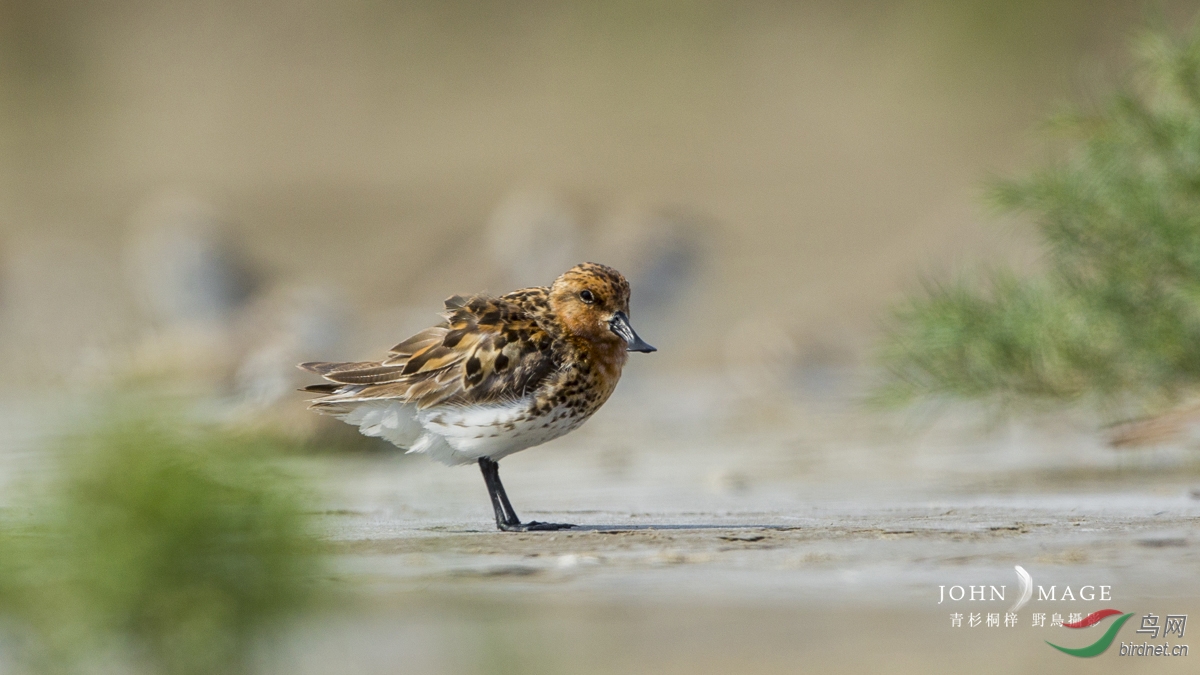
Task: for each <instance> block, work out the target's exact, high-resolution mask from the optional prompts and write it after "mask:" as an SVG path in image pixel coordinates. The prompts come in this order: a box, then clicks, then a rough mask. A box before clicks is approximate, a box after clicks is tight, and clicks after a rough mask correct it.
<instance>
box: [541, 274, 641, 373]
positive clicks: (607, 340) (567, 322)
mask: <svg viewBox="0 0 1200 675" xmlns="http://www.w3.org/2000/svg"><path fill="white" fill-rule="evenodd" d="M549 300H550V309H551V310H552V311H553V312H554V313H555V314H556V315H557V316H558V317H559V320H560V321H562V324H563V326H564V327H565V328H566V329H567V331H568V332H569V333H570V334H572V335H574V336H576V337H579V338H583V339H585V340H587V341H589V342H591V343H593V344H596V345H604V346H609V347H620V346H624V348H625V349H626V350H628V351H631V352H635V351H636V352H653V351H656V350H655V348H654V347H651V346H650V345H649V344H646V342H645V341H644V340H642V339H641V338H640V337H638V334H637V333H636V332H634V330H633V327H632V326H631V325H630V323H629V282H628V281H626V280H625V277H624V276H622V274H621V273H620V272H618V271H616V270H615V269H613V268H611V267H608V266H606V265H600V264H597V263H582V264H579V265H576V266H575V267H572V268H571V269H569V270H567V271H566V272H564V273H563V274H562V275H561V276H559V277H558V279H555V281H554V284H553V285H551V286H550V298H549Z"/></svg>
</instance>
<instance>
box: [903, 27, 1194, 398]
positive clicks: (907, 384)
mask: <svg viewBox="0 0 1200 675" xmlns="http://www.w3.org/2000/svg"><path fill="white" fill-rule="evenodd" d="M1136 47H1137V48H1136V55H1137V57H1138V66H1137V69H1136V77H1135V80H1134V83H1133V84H1132V85H1131V86H1130V87H1128V88H1126V89H1124V90H1122V91H1120V92H1119V93H1117V94H1116V95H1114V96H1113V98H1112V100H1111V101H1110V102H1109V103H1108V104H1107V105H1105V106H1103V107H1102V108H1101V109H1100V110H1098V111H1096V112H1095V113H1093V114H1089V115H1085V114H1081V113H1074V114H1071V115H1065V116H1063V117H1061V118H1059V119H1057V120H1055V122H1056V124H1055V127H1056V128H1057V129H1058V130H1059V131H1062V132H1065V133H1067V134H1069V137H1070V139H1071V141H1072V142H1071V144H1070V149H1069V150H1068V151H1067V152H1066V153H1065V156H1064V157H1063V158H1062V159H1061V160H1060V161H1058V162H1056V163H1054V164H1053V165H1051V166H1049V167H1047V168H1044V169H1042V170H1039V171H1035V172H1033V173H1032V174H1031V175H1029V176H1027V177H1025V178H1023V179H1018V180H1011V181H1004V182H1001V183H999V184H997V185H996V186H994V188H993V190H992V197H993V199H994V201H995V202H996V203H997V204H998V205H999V206H1000V207H1001V208H1002V209H1003V210H1005V211H1007V212H1011V213H1022V214H1026V215H1027V216H1029V217H1031V219H1032V220H1033V222H1034V223H1035V225H1036V227H1037V233H1038V235H1039V237H1040V238H1041V240H1042V241H1043V242H1044V244H1045V250H1046V263H1047V272H1046V274H1045V276H1044V277H1043V278H1039V279H1032V280H1019V279H1017V278H1016V277H1014V276H1012V275H1003V274H1002V275H994V276H993V278H992V279H990V280H989V281H988V282H987V283H984V284H963V283H959V284H948V285H933V286H930V287H929V288H928V289H927V292H926V293H925V294H924V295H923V296H922V297H919V298H915V299H912V300H910V301H909V302H908V303H907V304H906V305H905V306H903V307H902V308H900V309H899V310H898V311H897V313H896V315H895V320H894V321H893V322H892V324H891V326H890V327H889V331H888V334H887V336H886V339H885V342H884V346H883V349H882V359H883V362H884V364H885V365H886V366H887V367H888V371H889V373H890V375H891V377H890V378H889V380H888V381H887V383H886V384H885V385H884V387H883V392H882V393H883V397H884V399H885V400H888V401H892V402H905V401H909V400H912V399H913V398H915V397H920V396H930V395H932V396H951V397H965V398H984V397H996V396H998V397H1004V398H1009V399H1020V400H1029V399H1031V398H1032V399H1040V400H1056V401H1071V400H1076V399H1079V398H1081V397H1094V398H1097V399H1100V400H1103V401H1116V400H1134V401H1142V402H1149V401H1163V400H1172V399H1175V398H1177V397H1178V396H1180V395H1181V394H1183V393H1184V392H1186V391H1188V390H1190V389H1193V388H1195V387H1196V385H1197V383H1200V32H1193V33H1192V34H1191V35H1190V36H1189V37H1188V38H1186V39H1182V40H1174V39H1172V38H1170V37H1168V36H1167V34H1166V33H1165V32H1162V31H1159V32H1147V33H1146V34H1144V35H1143V36H1141V38H1140V39H1139V40H1137V42H1136Z"/></svg>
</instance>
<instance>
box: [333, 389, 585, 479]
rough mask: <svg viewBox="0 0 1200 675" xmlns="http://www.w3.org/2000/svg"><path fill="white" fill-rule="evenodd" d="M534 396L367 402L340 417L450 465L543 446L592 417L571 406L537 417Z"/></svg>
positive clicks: (399, 445) (497, 457)
mask: <svg viewBox="0 0 1200 675" xmlns="http://www.w3.org/2000/svg"><path fill="white" fill-rule="evenodd" d="M532 407H533V401H532V399H528V398H526V399H520V400H516V401H512V402H510V403H504V404H492V405H480V406H440V407H434V408H426V409H425V410H417V408H416V406H414V405H412V404H406V403H402V402H400V401H364V402H362V403H360V404H359V405H358V407H356V408H355V409H354V410H352V411H350V412H349V413H346V414H344V415H340V416H339V417H340V418H341V419H342V420H344V421H345V422H347V423H349V424H354V425H357V426H358V428H359V431H361V432H362V433H363V434H364V435H366V436H377V437H379V438H383V439H384V440H387V441H389V442H391V443H393V444H394V445H396V446H398V447H401V448H404V449H406V450H407V451H408V452H419V453H425V454H427V455H429V456H430V457H432V458H433V459H436V460H437V461H439V462H442V463H444V464H451V465H453V464H467V463H470V462H474V461H477V460H478V459H479V458H480V457H488V458H491V459H496V460H498V459H500V458H501V457H505V456H507V455H511V454H512V453H514V452H519V451H521V450H524V449H525V448H531V447H533V446H535V445H541V444H542V443H545V442H546V441H550V440H553V439H555V438H558V437H559V436H562V435H564V434H566V433H568V432H570V431H572V430H574V429H576V428H578V427H579V425H581V424H583V422H584V421H585V420H586V419H587V418H586V417H584V416H581V415H575V414H574V411H572V410H571V409H569V408H567V407H565V406H564V407H560V408H555V409H553V410H551V411H550V412H549V413H548V414H544V415H538V416H534V415H533V414H532V413H531V412H530V410H531V409H532Z"/></svg>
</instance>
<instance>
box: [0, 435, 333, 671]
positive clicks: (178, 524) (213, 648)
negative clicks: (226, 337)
mask: <svg viewBox="0 0 1200 675" xmlns="http://www.w3.org/2000/svg"><path fill="white" fill-rule="evenodd" d="M78 443H79V446H78V447H75V448H71V449H70V450H69V452H64V453H63V454H64V462H65V465H64V470H63V474H62V476H61V478H60V480H59V481H58V482H56V483H55V484H54V485H53V487H52V488H51V489H50V491H49V494H47V495H45V497H44V499H42V500H39V501H38V502H37V503H36V504H35V505H34V507H33V508H32V509H31V510H30V514H31V515H30V517H29V518H27V519H25V520H24V521H23V522H17V523H9V524H8V526H7V527H6V528H5V529H4V531H3V532H0V619H3V620H4V625H5V627H7V628H9V629H11V633H12V635H13V636H14V637H15V640H14V642H15V643H16V644H17V645H18V646H19V648H20V649H21V655H22V657H24V658H23V660H25V661H26V662H27V663H28V664H29V665H30V667H31V668H32V669H33V670H35V671H41V672H89V671H93V670H98V669H103V668H102V667H99V665H98V664H100V663H102V662H105V661H113V660H115V661H116V662H118V663H123V664H124V665H125V667H126V668H129V669H131V670H132V671H133V672H161V673H236V672H239V671H243V670H245V668H246V667H247V659H248V657H249V655H250V653H251V650H252V647H253V646H254V644H255V642H256V640H258V639H260V638H261V637H262V636H263V635H264V630H266V629H269V628H270V627H272V626H274V625H277V624H278V623H279V622H280V620H282V619H284V618H286V617H288V616H289V615H290V614H292V613H293V612H295V611H296V610H298V609H300V608H301V607H302V606H303V605H304V604H305V603H306V601H308V600H309V598H310V595H311V594H310V589H311V581H312V575H313V573H314V572H315V569H314V566H315V562H314V557H313V554H314V552H315V546H314V541H313V538H312V537H311V536H310V535H309V534H308V533H307V532H306V527H305V523H304V521H303V515H302V511H301V496H300V495H299V494H298V493H297V492H296V488H295V487H294V486H293V485H291V484H290V483H289V481H287V480H286V479H285V478H284V477H282V476H280V475H277V474H276V473H274V472H273V471H272V470H271V469H270V468H269V465H267V464H266V463H265V462H264V460H265V459H266V457H267V456H268V454H269V453H270V450H271V449H270V448H269V447H267V445H268V444H266V443H264V442H262V441H258V440H254V439H248V438H243V437H237V436H232V435H230V434H228V433H224V432H219V431H214V430H211V429H205V428H198V427H196V426H194V425H187V424H184V423H182V422H179V421H176V420H168V419H155V420H150V419H145V418H142V419H132V420H125V421H123V422H120V423H117V424H115V425H113V426H112V427H110V428H108V429H105V430H103V431H102V432H100V433H97V434H95V435H94V436H90V437H84V438H80V439H78Z"/></svg>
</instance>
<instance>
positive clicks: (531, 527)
mask: <svg viewBox="0 0 1200 675" xmlns="http://www.w3.org/2000/svg"><path fill="white" fill-rule="evenodd" d="M572 527H575V526H574V525H572V524H571V523H541V522H538V521H536V520H531V521H529V522H528V523H501V524H500V529H501V530H503V531H505V532H554V531H556V530H569V529H571V528H572Z"/></svg>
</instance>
